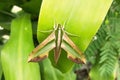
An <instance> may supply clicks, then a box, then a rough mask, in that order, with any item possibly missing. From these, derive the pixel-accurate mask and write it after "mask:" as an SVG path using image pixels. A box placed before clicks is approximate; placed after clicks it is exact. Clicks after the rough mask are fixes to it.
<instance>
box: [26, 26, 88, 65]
mask: <svg viewBox="0 0 120 80" xmlns="http://www.w3.org/2000/svg"><path fill="white" fill-rule="evenodd" d="M52 49H54V60H55V63H57V62H58V59H59V57H60V54H61V49H64V50H65V51H66V52H67V58H68V59H70V60H71V61H73V62H75V63H78V64H79V63H83V64H84V63H86V59H85V56H84V55H83V53H82V52H81V51H80V49H79V48H78V47H77V46H76V45H75V44H74V42H73V41H72V40H71V39H70V38H69V37H68V36H67V34H66V32H65V30H64V26H62V25H61V24H56V25H54V30H53V31H52V33H51V34H50V35H49V36H48V37H47V38H46V39H45V40H43V42H41V43H40V44H39V45H38V46H37V47H36V48H35V49H34V50H33V51H32V52H31V53H30V55H29V58H28V62H37V61H41V60H43V59H45V58H47V57H48V54H49V51H51V50H52Z"/></svg>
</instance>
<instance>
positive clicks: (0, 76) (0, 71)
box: [0, 45, 2, 80]
mask: <svg viewBox="0 0 120 80" xmlns="http://www.w3.org/2000/svg"><path fill="white" fill-rule="evenodd" d="M1 49H2V46H1V45H0V80H1V78H2V65H1Z"/></svg>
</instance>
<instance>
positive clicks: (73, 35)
mask: <svg viewBox="0 0 120 80" xmlns="http://www.w3.org/2000/svg"><path fill="white" fill-rule="evenodd" d="M65 33H66V34H67V35H68V36H72V37H80V36H78V35H75V34H72V33H69V32H67V31H65Z"/></svg>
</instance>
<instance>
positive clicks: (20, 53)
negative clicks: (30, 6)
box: [1, 13, 40, 80]
mask: <svg viewBox="0 0 120 80" xmlns="http://www.w3.org/2000/svg"><path fill="white" fill-rule="evenodd" d="M33 47H34V46H33V40H32V29H31V22H30V15H29V14H26V13H24V14H23V15H21V16H20V17H18V18H16V19H14V20H13V21H12V23H11V34H10V39H9V41H8V42H7V43H6V44H5V46H4V48H3V49H2V52H1V60H2V68H3V72H4V76H5V80H40V74H39V71H40V70H39V65H38V64H37V63H28V62H27V58H28V55H29V53H30V51H32V49H33Z"/></svg>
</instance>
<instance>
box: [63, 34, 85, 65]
mask: <svg viewBox="0 0 120 80" xmlns="http://www.w3.org/2000/svg"><path fill="white" fill-rule="evenodd" d="M61 47H62V48H63V49H64V50H65V51H66V52H67V57H68V58H69V59H70V60H72V61H73V62H75V63H86V59H85V57H84V55H83V53H82V52H81V51H80V50H79V48H78V47H77V46H76V45H75V44H74V42H73V41H72V40H71V39H70V38H69V37H68V36H67V35H66V34H65V33H64V35H63V42H62V44H61Z"/></svg>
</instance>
